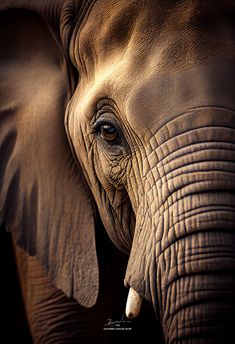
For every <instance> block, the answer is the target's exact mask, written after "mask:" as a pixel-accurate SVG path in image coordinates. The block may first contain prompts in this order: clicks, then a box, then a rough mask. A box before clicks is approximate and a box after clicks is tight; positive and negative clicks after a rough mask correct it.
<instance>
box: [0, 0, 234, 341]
mask: <svg viewBox="0 0 235 344" xmlns="http://www.w3.org/2000/svg"><path fill="white" fill-rule="evenodd" d="M0 11H1V12H0V15H1V19H0V23H1V29H0V46H1V56H0V71H1V81H0V90H1V92H0V99H1V102H0V104H1V105H0V121H1V126H0V143H1V149H0V152H1V167H0V210H1V213H0V221H1V224H2V225H4V227H5V228H6V230H7V231H9V232H12V233H13V236H14V238H15V239H14V240H15V241H16V244H17V245H18V246H20V247H21V248H23V249H24V250H25V251H26V252H28V254H29V255H30V256H36V259H37V262H39V263H38V264H41V266H42V269H43V271H44V273H45V274H46V278H48V279H49V281H50V282H49V283H52V285H53V286H55V287H56V288H57V290H61V292H63V293H64V294H65V295H66V297H67V298H73V300H76V301H75V302H76V303H77V306H78V307H79V309H80V310H81V312H80V313H81V314H80V315H79V317H80V319H81V322H83V319H84V318H85V317H86V316H85V313H86V311H85V310H84V309H86V308H90V310H93V312H94V313H92V316H95V317H96V314H97V316H98V317H99V311H97V309H96V308H95V307H96V306H95V305H96V304H97V303H98V302H99V295H100V290H101V289H102V284H104V285H106V280H107V279H106V277H107V276H112V277H111V280H113V276H115V274H116V273H117V274H118V275H119V274H120V275H121V277H120V276H119V277H120V279H119V277H118V283H117V285H119V284H121V283H122V282H120V280H124V285H125V287H126V288H127V289H128V296H127V302H126V310H125V312H126V317H127V318H128V319H134V318H137V319H138V316H141V314H142V312H143V309H144V308H145V307H147V306H146V305H148V306H149V307H152V308H153V310H154V314H155V318H156V323H158V321H160V323H161V331H162V332H163V336H164V342H165V343H168V344H173V343H184V344H186V343H194V344H195V343H225V342H226V343H234V341H235V333H234V326H235V274H234V270H235V234H234V222H235V196H234V185H235V164H234V163H235V156H234V151H235V148H234V147H235V145H234V144H235V135H234V133H235V131H234V129H235V97H234V92H235V20H234V19H235V2H234V1H232V0H223V1H217V2H216V3H215V2H213V1H212V0H204V1H203V2H202V1H199V0H193V1H187V0H181V1H170V0H164V1H163V0H139V1H136V0H130V1H125V0H119V1H116V0H109V1H105V0H96V1H95V0H87V1H85V0H77V1H75V0H64V1H62V0H53V1H48V2H46V1H43V0H38V1H33V0H22V1H17V0H4V1H2V2H1V4H0ZM103 229H104V231H105V232H107V235H108V237H109V239H107V238H106V239H107V240H106V239H104V240H103V239H101V238H103V237H105V235H106V234H104V233H103ZM98 237H99V239H97V238H98ZM109 241H110V242H109ZM111 242H112V244H111ZM113 244H114V245H115V247H116V248H117V249H118V250H119V251H120V252H119V251H118V253H117V257H118V258H116V259H114V258H113V254H112V253H109V254H107V252H106V247H108V246H109V245H113ZM112 249H113V250H114V247H113V246H112ZM16 250H18V249H16ZM111 251H112V250H111ZM111 251H109V252H111ZM103 252H104V253H103ZM115 252H116V251H115ZM119 255H120V257H121V256H122V255H124V256H125V257H126V259H127V261H126V263H125V262H124V263H123V264H122V263H121V262H120V265H119V260H121V258H120V259H119ZM16 256H17V262H19V260H20V258H19V255H16ZM99 257H103V264H104V265H103V266H105V265H106V264H108V265H109V260H112V259H114V260H113V261H114V262H115V264H114V266H115V268H113V267H112V268H110V267H109V269H108V270H107V271H108V273H107V275H106V274H103V272H102V271H105V268H101V266H102V264H101V265H100V258H99ZM27 259H31V258H27ZM101 260H102V259H101ZM124 260H125V259H124ZM123 267H124V268H123ZM103 269H104V270H103ZM122 269H124V270H125V272H124V273H122ZM115 270H116V271H115ZM22 275H23V278H24V271H23V272H22V271H20V276H22ZM107 283H108V282H107ZM52 285H51V286H52ZM111 285H112V281H111V283H110V284H109V286H111ZM47 288H50V287H47ZM120 288H121V287H120ZM47 290H48V289H47ZM120 290H121V289H120ZM58 292H59V291H58ZM110 292H111V291H110V288H109V287H108V288H107V289H106V291H105V293H104V294H105V295H110ZM106 293H107V294H106ZM101 294H102V292H101ZM105 295H103V297H104V298H105V297H106V296H105ZM111 295H112V294H111ZM66 297H65V298H66ZM111 298H112V296H111ZM122 298H123V296H120V299H121V303H122ZM64 300H68V299H64ZM63 302H65V303H66V302H68V301H63ZM109 305H110V304H109ZM81 307H82V308H81ZM57 308H58V307H57ZM98 308H99V307H98ZM150 309H151V308H150ZM96 312H98V313H96ZM94 314H95V315H94ZM102 316H103V315H102ZM125 319H126V318H125ZM125 321H126V320H125ZM78 323H79V321H78ZM65 325H66V324H64V326H65ZM155 331H156V330H155ZM59 333H60V331H59V330H58V332H57V333H56V334H55V335H57V340H58V342H60V339H58V335H59ZM48 342H49V341H48ZM63 342H66V341H63ZM53 343H54V342H53Z"/></svg>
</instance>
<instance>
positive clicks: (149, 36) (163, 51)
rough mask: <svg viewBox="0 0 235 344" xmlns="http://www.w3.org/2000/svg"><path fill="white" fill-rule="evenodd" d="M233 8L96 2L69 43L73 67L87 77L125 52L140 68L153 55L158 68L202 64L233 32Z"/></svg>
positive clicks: (155, 0)
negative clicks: (74, 56)
mask: <svg viewBox="0 0 235 344" xmlns="http://www.w3.org/2000/svg"><path fill="white" fill-rule="evenodd" d="M234 7H235V5H234V3H233V4H232V2H231V1H230V0H224V1H223V2H218V3H216V4H215V3H214V1H213V0H205V1H204V2H202V1H199V0H195V1H193V2H191V1H188V0H187V1H186V0H183V1H168V0H164V1H163V0H148V1H146V0H138V1H137V0H129V1H126V0H119V1H116V0H110V1H106V0H96V1H94V2H93V5H92V8H91V10H90V13H89V15H87V16H86V19H85V22H84V23H83V25H82V26H81V27H80V29H79V32H78V35H77V38H78V39H77V40H75V41H76V43H75V44H76V47H75V50H76V52H75V54H77V57H78V59H77V60H78V61H81V62H82V63H81V65H80V66H79V67H80V69H82V70H83V72H88V73H89V74H92V73H95V71H96V67H97V66H99V65H103V64H106V63H116V61H117V60H118V59H120V58H121V57H123V56H125V54H126V53H127V52H128V53H131V54H132V57H133V58H134V60H135V63H136V64H137V63H138V64H140V65H141V64H142V63H144V62H145V61H146V60H147V61H148V56H149V55H151V53H152V52H153V51H154V52H156V50H157V51H158V54H159V56H161V61H160V63H161V66H162V67H163V68H164V67H165V68H173V67H175V68H179V67H178V66H179V65H180V66H181V67H182V64H184V63H185V62H193V60H195V58H197V59H200V56H201V55H202V58H204V59H205V58H206V57H208V56H209V55H211V54H213V53H214V51H215V50H216V47H219V48H220V49H223V46H224V42H225V40H227V41H230V42H231V34H229V35H228V36H227V35H226V33H225V31H226V30H227V31H228V30H229V26H233V27H234V21H233V20H232V19H233V17H232V15H231V14H232V13H233V12H234V10H235V8H234ZM221 18H222V19H221ZM231 23H232V24H231ZM219 27H222V29H221V30H222V31H223V32H222V31H220V33H219V32H218V29H219ZM215 30H217V33H216V32H215ZM230 31H231V30H230ZM221 32H222V34H221ZM226 36H227V37H226ZM219 41H220V42H219ZM226 44H227V43H226ZM227 45H228V44H227ZM202 46H203V47H202ZM227 53H229V52H228V51H227ZM160 63H159V64H160ZM84 66H85V68H84Z"/></svg>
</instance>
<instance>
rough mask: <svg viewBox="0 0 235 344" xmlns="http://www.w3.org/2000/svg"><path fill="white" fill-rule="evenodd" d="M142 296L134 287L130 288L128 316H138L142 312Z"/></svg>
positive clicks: (127, 304)
mask: <svg viewBox="0 0 235 344" xmlns="http://www.w3.org/2000/svg"><path fill="white" fill-rule="evenodd" d="M141 304H142V297H141V296H140V295H139V294H138V293H137V291H135V290H134V289H133V288H130V290H129V293H128V297H127V302H126V316H127V318H129V319H132V318H136V317H137V316H138V315H139V313H140V308H141Z"/></svg>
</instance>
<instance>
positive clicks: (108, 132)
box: [100, 124, 118, 142]
mask: <svg viewBox="0 0 235 344" xmlns="http://www.w3.org/2000/svg"><path fill="white" fill-rule="evenodd" d="M100 135H101V137H102V138H103V139H104V140H106V141H109V142H114V141H116V139H117V138H118V133H117V129H116V128H115V127H114V126H113V125H112V124H103V125H101V126H100Z"/></svg>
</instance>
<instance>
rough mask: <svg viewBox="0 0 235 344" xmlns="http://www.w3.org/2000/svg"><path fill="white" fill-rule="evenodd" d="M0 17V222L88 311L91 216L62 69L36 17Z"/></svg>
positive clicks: (93, 259) (93, 274) (93, 288)
mask: <svg viewBox="0 0 235 344" xmlns="http://www.w3.org/2000/svg"><path fill="white" fill-rule="evenodd" d="M0 16H1V17H0V75H1V77H0V159H1V160H0V222H1V223H3V224H5V227H6V229H7V230H8V231H11V232H13V233H14V235H15V238H16V241H17V244H18V245H19V246H21V247H23V248H24V249H25V250H26V251H27V252H28V253H29V254H30V255H36V256H37V258H38V260H39V261H40V262H41V264H42V265H43V266H44V268H45V270H46V271H47V272H48V274H49V275H50V276H51V278H52V281H53V282H54V284H55V285H56V286H57V287H58V288H59V289H62V290H63V291H64V292H65V294H66V295H68V296H73V297H74V298H75V299H76V300H77V301H78V302H79V303H80V304H81V305H83V306H86V307H91V306H92V305H94V304H95V302H96V299H97V294H98V284H99V281H98V279H99V277H98V263H97V255H96V247H95V226H94V213H93V212H94V209H95V208H94V207H93V200H92V198H91V197H92V196H91V195H90V191H89V188H88V186H87V184H86V182H85V179H84V177H83V175H82V170H81V167H80V166H79V165H78V162H77V161H76V160H75V159H74V157H73V154H72V152H71V149H70V146H69V143H68V140H67V136H66V130H65V126H64V118H65V111H66V106H67V104H68V100H69V98H70V96H71V91H70V86H69V80H68V74H69V73H68V71H67V67H66V62H65V60H64V58H63V56H62V53H61V50H60V48H59V47H58V46H57V44H56V42H55V40H54V39H53V37H52V35H51V34H50V31H49V29H48V27H47V26H46V24H45V23H44V21H43V20H42V19H41V17H39V16H38V15H37V14H34V13H33V12H27V11H6V12H2V13H1V14H0Z"/></svg>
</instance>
